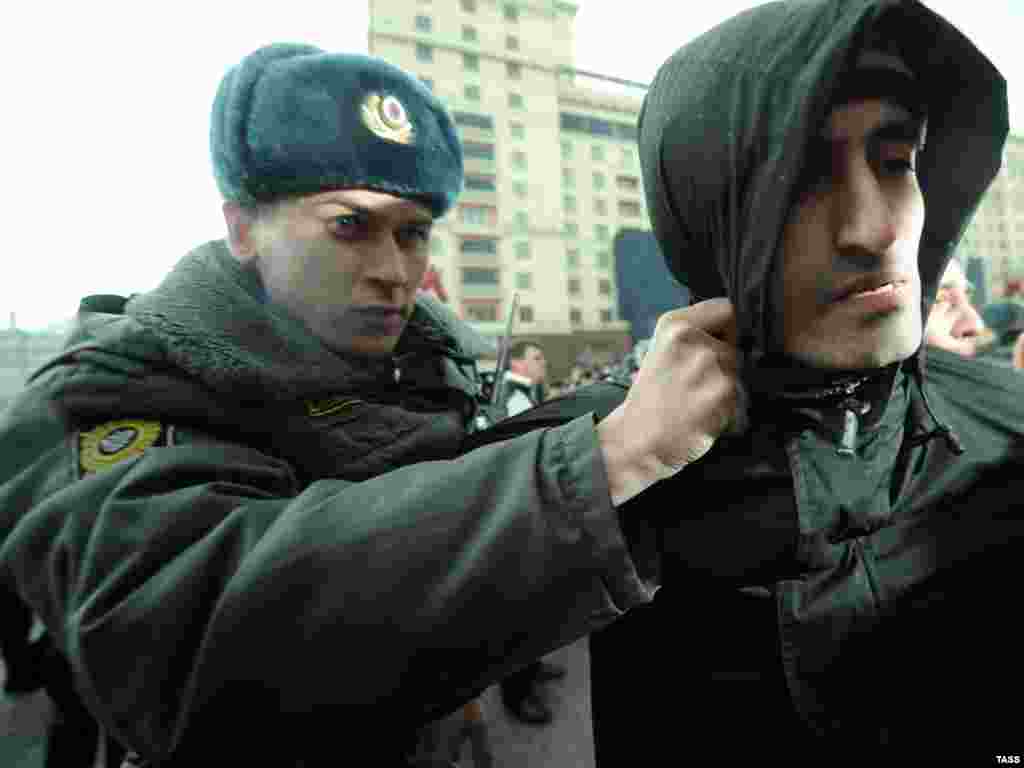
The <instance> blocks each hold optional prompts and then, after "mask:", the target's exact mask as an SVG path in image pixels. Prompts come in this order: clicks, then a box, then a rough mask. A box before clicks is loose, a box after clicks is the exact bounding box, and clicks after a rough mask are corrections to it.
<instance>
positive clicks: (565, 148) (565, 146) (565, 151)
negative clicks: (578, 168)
mask: <svg viewBox="0 0 1024 768" xmlns="http://www.w3.org/2000/svg"><path fill="white" fill-rule="evenodd" d="M562 157H564V158H570V157H572V142H571V141H569V140H568V139H562Z"/></svg>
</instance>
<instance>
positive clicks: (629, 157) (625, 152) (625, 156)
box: [622, 147, 636, 168]
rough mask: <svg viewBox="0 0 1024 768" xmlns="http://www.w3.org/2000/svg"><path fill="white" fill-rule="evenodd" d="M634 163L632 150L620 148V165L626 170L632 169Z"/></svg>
mask: <svg viewBox="0 0 1024 768" xmlns="http://www.w3.org/2000/svg"><path fill="white" fill-rule="evenodd" d="M635 162H636V155H634V154H633V150H632V149H630V148H629V147H623V148H622V164H623V165H624V166H625V167H626V168H632V167H633V164H634V163H635Z"/></svg>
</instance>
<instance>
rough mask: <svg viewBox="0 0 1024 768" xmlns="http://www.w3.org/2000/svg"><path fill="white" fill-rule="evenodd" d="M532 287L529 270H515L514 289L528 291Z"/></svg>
mask: <svg viewBox="0 0 1024 768" xmlns="http://www.w3.org/2000/svg"><path fill="white" fill-rule="evenodd" d="M532 289H533V275H532V274H531V273H529V272H516V290H517V291H529V290H532Z"/></svg>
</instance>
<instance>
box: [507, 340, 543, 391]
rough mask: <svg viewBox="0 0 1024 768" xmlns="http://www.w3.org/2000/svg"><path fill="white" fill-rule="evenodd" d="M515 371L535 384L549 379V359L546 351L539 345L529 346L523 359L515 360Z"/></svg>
mask: <svg viewBox="0 0 1024 768" xmlns="http://www.w3.org/2000/svg"><path fill="white" fill-rule="evenodd" d="M513 362H514V363H515V372H516V373H518V374H520V375H522V376H525V377H526V378H528V379H529V380H530V381H532V382H533V383H534V384H541V383H543V382H544V381H546V380H547V375H548V361H547V360H546V359H545V358H544V353H543V352H542V351H541V350H540V348H538V347H527V348H526V352H525V353H524V354H523V357H522V359H520V360H515V361H513Z"/></svg>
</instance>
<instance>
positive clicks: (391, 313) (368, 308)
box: [349, 304, 408, 336]
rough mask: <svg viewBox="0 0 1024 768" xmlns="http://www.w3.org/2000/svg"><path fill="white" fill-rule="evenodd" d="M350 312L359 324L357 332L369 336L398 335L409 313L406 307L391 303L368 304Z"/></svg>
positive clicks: (353, 308)
mask: <svg viewBox="0 0 1024 768" xmlns="http://www.w3.org/2000/svg"><path fill="white" fill-rule="evenodd" d="M349 312H350V313H351V315H352V317H353V320H354V321H355V324H356V325H357V326H358V330H357V331H356V332H357V333H359V334H360V335H367V336H398V335H399V334H400V333H401V332H402V329H403V328H404V327H405V321H406V318H407V315H408V310H407V309H406V308H405V307H401V306H396V305H391V304H367V305H364V306H361V307H352V308H351V309H350V310H349Z"/></svg>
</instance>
